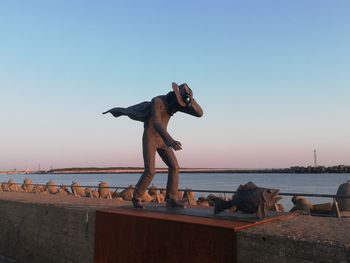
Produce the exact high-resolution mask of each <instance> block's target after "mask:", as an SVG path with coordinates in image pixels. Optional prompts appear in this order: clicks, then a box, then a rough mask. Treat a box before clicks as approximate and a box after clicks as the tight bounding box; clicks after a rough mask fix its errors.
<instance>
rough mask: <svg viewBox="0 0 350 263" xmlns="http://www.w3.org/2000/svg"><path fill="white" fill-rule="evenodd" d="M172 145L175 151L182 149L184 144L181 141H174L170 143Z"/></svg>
mask: <svg viewBox="0 0 350 263" xmlns="http://www.w3.org/2000/svg"><path fill="white" fill-rule="evenodd" d="M170 147H171V148H173V149H174V150H175V151H179V150H182V145H181V142H179V141H174V142H172V143H171V144H170Z"/></svg>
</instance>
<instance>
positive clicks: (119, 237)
mask: <svg viewBox="0 0 350 263" xmlns="http://www.w3.org/2000/svg"><path fill="white" fill-rule="evenodd" d="M212 214H213V210H212V209H211V208H207V209H203V208H187V209H171V210H170V209H167V208H165V207H159V206H158V207H148V208H147V209H133V208H131V207H125V208H116V209H108V210H103V211H96V228H95V251H94V262H95V263H107V262H108V263H118V262H122V263H125V262H142V263H144V262H152V263H156V262H162V263H163V262H170V263H171V262H174V263H179V262H191V263H193V262H201V263H205V262H231V263H232V262H237V242H236V232H237V231H239V230H241V229H244V228H247V227H252V226H254V225H256V224H262V223H266V222H270V221H275V220H280V219H282V218H284V217H286V215H285V214H282V215H281V214H280V215H276V214H273V215H270V216H268V218H266V219H264V220H260V221H258V220H256V219H255V217H254V216H253V217H252V216H250V217H249V216H248V217H247V216H239V215H236V216H235V217H232V216H228V215H226V216H222V217H214V216H212Z"/></svg>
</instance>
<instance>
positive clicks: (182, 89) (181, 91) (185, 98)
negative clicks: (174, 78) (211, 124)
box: [172, 82, 203, 117]
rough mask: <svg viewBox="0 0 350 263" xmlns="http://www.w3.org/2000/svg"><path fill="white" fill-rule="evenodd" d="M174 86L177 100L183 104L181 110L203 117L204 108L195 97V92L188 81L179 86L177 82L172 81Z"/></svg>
mask: <svg viewBox="0 0 350 263" xmlns="http://www.w3.org/2000/svg"><path fill="white" fill-rule="evenodd" d="M172 87H173V91H174V93H175V95H176V100H177V102H178V103H179V105H180V106H181V107H180V109H179V111H182V112H185V113H188V114H191V115H193V116H196V117H202V115H203V110H202V108H201V106H199V104H198V103H197V102H196V101H195V99H194V98H193V92H192V90H191V89H190V87H189V86H188V85H187V84H186V83H183V84H181V85H180V86H179V85H177V84H176V83H175V82H173V83H172Z"/></svg>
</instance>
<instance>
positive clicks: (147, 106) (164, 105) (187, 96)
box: [103, 83, 203, 208]
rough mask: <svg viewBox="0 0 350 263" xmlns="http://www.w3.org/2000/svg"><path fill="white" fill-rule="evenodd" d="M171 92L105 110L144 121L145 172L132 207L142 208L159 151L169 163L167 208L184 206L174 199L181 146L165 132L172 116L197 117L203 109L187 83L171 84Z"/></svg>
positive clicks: (136, 190) (136, 189)
mask: <svg viewBox="0 0 350 263" xmlns="http://www.w3.org/2000/svg"><path fill="white" fill-rule="evenodd" d="M172 88H173V91H171V92H169V93H168V94H167V95H161V96H157V97H155V98H153V99H152V101H151V102H142V103H140V104H137V105H134V106H130V107H128V108H119V107H118V108H113V109H110V110H109V111H106V112H104V113H103V114H106V113H108V112H109V113H111V114H112V115H113V116H114V117H119V116H122V115H126V116H128V117H129V118H131V119H133V120H137V121H142V122H144V132H143V136H142V146H143V160H144V165H145V168H144V172H143V174H142V176H141V177H140V179H139V181H138V183H137V184H136V187H135V191H134V197H133V200H132V203H133V205H134V207H135V208H142V207H143V206H142V203H141V202H142V196H143V194H144V193H145V191H146V190H147V188H148V186H149V185H150V183H151V181H152V179H153V177H154V175H155V155H156V152H158V154H159V156H160V157H161V158H162V160H163V161H164V163H165V164H166V165H167V166H168V182H167V186H166V197H165V199H166V205H167V207H184V204H183V203H181V202H179V201H178V200H177V196H178V184H179V165H178V162H177V159H176V156H175V154H174V151H173V150H175V151H178V150H181V149H182V145H181V143H180V142H179V141H176V140H174V139H173V138H172V137H171V136H170V134H169V133H168V131H167V126H168V122H169V120H170V118H171V116H172V115H173V114H174V113H176V112H178V111H181V112H184V113H187V114H191V115H193V116H196V117H201V116H202V115H203V110H202V108H201V107H200V106H199V104H198V103H197V102H196V101H195V100H194V98H193V93H192V90H191V89H190V88H189V87H188V85H187V84H186V83H184V84H182V85H180V86H178V85H177V84H176V83H173V84H172Z"/></svg>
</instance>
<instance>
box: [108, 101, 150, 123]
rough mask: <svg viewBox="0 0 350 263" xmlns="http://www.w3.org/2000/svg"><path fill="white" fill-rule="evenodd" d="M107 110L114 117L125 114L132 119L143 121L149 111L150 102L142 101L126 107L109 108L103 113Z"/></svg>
mask: <svg viewBox="0 0 350 263" xmlns="http://www.w3.org/2000/svg"><path fill="white" fill-rule="evenodd" d="M108 112H110V113H111V114H112V115H113V116H114V117H116V118H117V117H119V116H123V115H126V116H128V117H129V118H130V119H133V120H135V121H142V122H145V121H146V120H147V118H148V117H149V115H150V113H151V102H149V101H144V102H141V103H139V104H136V105H133V106H130V107H127V108H120V107H117V108H113V109H110V110H109V111H106V112H104V113H103V114H106V113H108Z"/></svg>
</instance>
